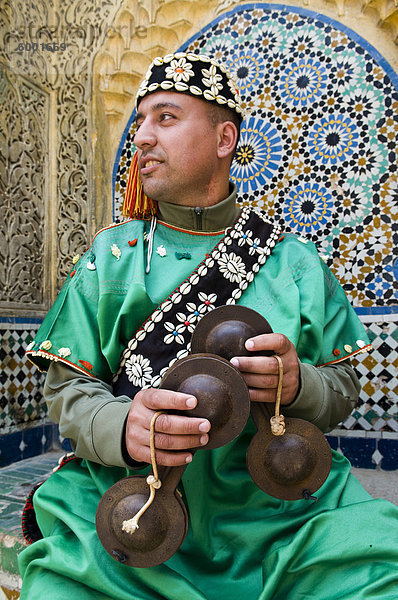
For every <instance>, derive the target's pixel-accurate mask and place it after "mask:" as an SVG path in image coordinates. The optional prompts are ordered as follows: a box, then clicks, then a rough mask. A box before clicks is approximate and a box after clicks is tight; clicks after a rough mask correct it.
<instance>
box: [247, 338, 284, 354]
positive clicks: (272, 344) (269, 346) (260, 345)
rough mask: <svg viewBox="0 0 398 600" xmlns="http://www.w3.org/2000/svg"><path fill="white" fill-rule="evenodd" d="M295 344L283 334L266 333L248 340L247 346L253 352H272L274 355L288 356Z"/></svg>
mask: <svg viewBox="0 0 398 600" xmlns="http://www.w3.org/2000/svg"><path fill="white" fill-rule="evenodd" d="M292 345H293V344H292V343H291V341H290V340H289V338H287V337H286V336H285V335H283V334H282V333H264V334H262V335H257V336H255V337H252V338H249V339H248V340H246V343H245V346H246V349H247V350H250V351H251V352H262V351H265V350H271V351H272V352H273V353H274V354H279V355H282V354H286V352H288V351H289V350H290V346H292Z"/></svg>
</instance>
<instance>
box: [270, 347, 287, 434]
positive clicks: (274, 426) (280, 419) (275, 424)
mask: <svg viewBox="0 0 398 600" xmlns="http://www.w3.org/2000/svg"><path fill="white" fill-rule="evenodd" d="M275 358H276V360H277V361H278V375H279V380H278V388H277V390H276V402H275V416H274V417H271V419H270V425H271V431H272V433H273V434H274V435H283V434H284V433H285V431H286V426H285V417H284V416H283V415H280V414H279V408H280V404H281V395H282V380H283V363H282V359H281V357H280V356H277V355H275Z"/></svg>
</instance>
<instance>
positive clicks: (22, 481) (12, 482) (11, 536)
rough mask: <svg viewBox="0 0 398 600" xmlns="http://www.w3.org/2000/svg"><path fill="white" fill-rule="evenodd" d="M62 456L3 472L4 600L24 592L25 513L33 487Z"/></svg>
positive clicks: (0, 568)
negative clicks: (21, 571)
mask: <svg viewBox="0 0 398 600" xmlns="http://www.w3.org/2000/svg"><path fill="white" fill-rule="evenodd" d="M60 455H61V453H60V452H59V451H58V452H49V453H47V454H42V455H40V456H37V457H34V458H28V459H26V460H22V461H19V462H16V463H14V464H12V465H10V466H8V467H4V468H3V469H0V556H1V565H0V600H17V598H18V596H19V593H18V591H17V590H18V589H19V588H20V580H19V573H18V564H17V557H18V553H19V552H20V551H21V550H22V549H23V547H24V545H25V542H24V540H23V537H22V533H21V513H22V508H23V506H24V504H25V500H26V497H27V496H28V494H29V492H30V491H31V489H32V487H33V485H34V484H35V483H36V482H38V481H42V480H43V479H45V478H46V477H47V476H48V474H49V473H51V471H52V469H53V468H54V467H55V466H57V464H58V459H59V457H60Z"/></svg>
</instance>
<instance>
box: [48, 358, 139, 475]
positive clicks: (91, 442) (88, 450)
mask: <svg viewBox="0 0 398 600" xmlns="http://www.w3.org/2000/svg"><path fill="white" fill-rule="evenodd" d="M44 398H45V400H46V402H47V405H48V408H49V416H50V418H51V419H53V421H55V422H57V423H59V431H60V434H61V435H62V436H63V437H65V438H69V439H70V441H71V445H72V449H73V451H74V452H75V453H76V455H77V456H79V457H80V458H86V459H88V460H92V461H94V462H97V463H100V464H103V465H105V466H119V467H130V468H131V467H132V466H133V463H130V462H128V461H126V460H125V459H126V454H125V452H124V448H125V445H124V439H123V437H124V423H125V421H126V418H127V415H128V412H129V410H130V406H131V399H130V398H128V397H127V396H119V397H117V398H115V396H113V394H112V388H111V386H109V385H108V384H106V383H104V382H103V381H100V380H99V379H95V378H93V377H90V376H89V375H85V374H83V373H78V372H76V371H75V370H73V369H71V368H70V367H68V366H65V365H63V364H62V363H59V362H57V363H55V362H54V363H51V364H50V366H49V368H48V373H47V377H46V381H45V385H44Z"/></svg>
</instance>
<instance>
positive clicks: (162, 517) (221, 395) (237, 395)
mask: <svg viewBox="0 0 398 600" xmlns="http://www.w3.org/2000/svg"><path fill="white" fill-rule="evenodd" d="M160 387H161V388H163V389H168V390H171V391H179V392H183V393H187V394H192V395H194V396H195V397H196V398H197V406H196V407H195V409H193V410H189V411H181V414H184V415H185V416H196V417H204V418H208V419H209V421H210V423H211V430H210V432H209V442H208V444H206V446H201V448H205V449H208V448H217V447H219V446H222V445H224V444H227V443H228V442H230V441H232V440H233V439H234V438H235V437H237V436H238V435H239V434H240V433H241V432H242V430H243V428H244V426H245V424H246V422H247V419H248V417H249V413H250V397H249V391H248V388H247V386H246V383H245V381H244V379H243V377H242V375H241V374H240V373H239V371H237V370H236V369H235V367H233V366H232V365H231V364H230V363H229V362H228V361H227V360H225V359H223V358H221V357H219V356H215V355H209V354H200V355H191V356H187V357H185V358H183V359H180V360H179V361H176V363H174V365H173V366H172V367H170V369H168V371H167V373H166V374H165V376H164V377H163V379H162V381H161V385H160ZM175 412H176V411H175ZM197 450H199V448H194V449H193V450H192V452H193V453H195V452H196V451H197ZM186 466H187V465H184V466H181V467H167V468H166V467H159V471H158V472H157V467H156V464H153V471H154V473H155V467H156V472H157V474H156V477H155V478H153V479H154V481H155V483H157V482H159V487H158V488H156V490H152V488H151V492H150V493H151V496H152V494H153V498H151V496H150V498H151V501H150V502H149V501H148V496H149V495H150V494H149V487H150V486H151V485H153V484H152V483H151V484H150V483H149V480H148V479H147V478H146V476H142V475H138V476H131V477H126V478H124V479H121V480H120V481H118V482H116V483H115V484H114V485H113V486H112V487H111V488H110V489H109V490H108V491H107V492H106V493H105V494H104V495H103V497H102V498H101V500H100V503H99V505H98V508H97V514H96V528H97V533H98V537H99V539H100V541H101V543H102V545H103V546H104V548H105V550H106V551H107V552H108V553H109V554H110V555H111V556H112V557H113V558H115V559H116V560H118V561H119V562H121V563H123V564H126V565H128V566H131V567H152V566H155V565H158V564H160V563H163V562H165V561H166V560H168V559H169V558H170V557H171V556H173V554H174V553H175V552H176V551H177V550H178V548H179V547H180V546H181V544H182V542H183V541H184V538H185V535H186V532H187V529H188V516H187V511H186V508H185V506H184V503H183V501H182V499H181V495H180V493H179V491H178V489H177V486H178V484H179V482H180V479H181V476H182V474H183V472H184V470H185V468H186ZM148 504H149V505H148ZM146 505H148V506H147V508H146ZM143 509H144V512H143ZM141 513H142V514H141ZM137 514H138V515H140V516H139V524H138V521H135V517H136V516H137ZM132 517H133V518H132ZM133 522H134V524H133Z"/></svg>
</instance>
